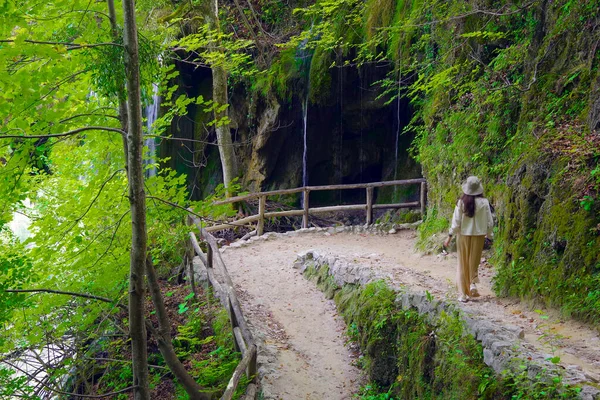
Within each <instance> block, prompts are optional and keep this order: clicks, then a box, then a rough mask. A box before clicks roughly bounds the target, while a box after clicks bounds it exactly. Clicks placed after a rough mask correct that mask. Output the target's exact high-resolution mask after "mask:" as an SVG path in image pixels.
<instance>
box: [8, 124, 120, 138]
mask: <svg viewBox="0 0 600 400" xmlns="http://www.w3.org/2000/svg"><path fill="white" fill-rule="evenodd" d="M85 131H107V132H117V133H120V134H121V135H124V134H125V132H124V131H122V130H121V129H119V128H110V127H108V126H84V127H83V128H77V129H73V130H71V131H67V132H63V133H53V134H49V135H4V134H1V133H0V139H49V138H55V137H64V136H71V135H76V134H78V133H81V132H85Z"/></svg>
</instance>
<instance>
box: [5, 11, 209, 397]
mask: <svg viewBox="0 0 600 400" xmlns="http://www.w3.org/2000/svg"><path fill="white" fill-rule="evenodd" d="M122 6H123V8H122V14H120V11H119V8H118V7H115V5H114V3H113V2H112V0H109V1H108V7H106V4H104V3H97V2H89V1H87V0H86V1H83V0H81V1H78V0H76V1H58V2H53V3H51V4H42V3H39V4H38V3H36V4H29V3H28V2H21V1H4V2H2V3H0V9H1V10H2V13H1V15H0V24H1V27H0V46H1V48H0V50H1V51H0V65H1V66H2V68H3V69H4V70H5V71H4V72H5V73H3V74H0V75H1V76H0V91H1V94H0V96H2V101H0V121H1V122H0V155H2V159H1V161H2V162H1V163H0V180H2V182H3V183H4V184H3V185H2V188H1V189H0V192H1V193H0V195H1V196H0V198H1V200H0V201H2V210H3V211H2V214H0V217H1V218H0V228H3V227H5V225H6V223H7V222H8V221H9V220H10V219H11V216H12V214H13V213H14V212H15V211H19V212H23V213H27V214H28V215H29V216H30V217H31V219H32V224H31V226H30V228H29V229H30V230H31V232H32V237H31V238H30V239H29V240H28V241H27V242H26V243H24V244H19V243H18V242H16V241H15V239H14V238H12V237H10V234H9V233H6V234H4V235H3V236H2V241H1V243H2V248H1V249H0V265H1V267H0V290H2V293H1V295H0V307H1V308H0V323H4V324H5V327H6V329H5V330H4V332H3V335H2V338H1V339H2V340H1V341H0V353H2V354H8V355H9V356H8V357H5V358H4V359H3V360H2V361H3V362H4V365H8V366H9V367H10V369H13V370H15V369H16V370H19V369H20V371H19V372H20V373H21V374H25V376H26V377H27V379H26V381H28V382H29V386H31V385H33V386H37V387H38V389H40V390H49V391H51V392H55V393H61V387H62V384H61V377H62V376H64V375H66V374H67V373H68V371H69V368H70V364H72V363H74V362H76V361H75V360H74V357H73V356H74V355H75V354H77V355H81V354H88V353H87V352H88V348H89V347H90V342H91V343H95V342H97V341H98V340H101V337H102V336H103V335H104V334H105V333H106V332H109V331H111V330H114V329H115V323H118V321H116V319H118V318H120V316H121V312H120V310H121V309H122V308H123V306H122V304H121V301H122V300H123V297H124V292H125V289H126V287H127V281H128V280H129V290H128V291H127V292H128V294H129V300H128V308H129V316H128V318H127V321H128V323H129V332H128V333H129V335H130V336H131V339H132V354H133V376H134V381H133V386H132V388H133V389H134V393H135V396H134V397H135V398H136V399H147V398H148V396H149V392H148V372H147V354H146V351H147V350H146V348H147V346H146V333H145V332H146V329H149V330H150V331H151V332H152V333H153V334H154V335H155V336H157V337H158V342H159V347H160V350H161V352H162V353H163V355H164V358H165V360H166V361H167V365H168V366H169V367H170V368H171V369H172V371H173V373H174V375H175V376H176V377H177V378H178V380H179V381H180V382H182V384H183V385H184V387H185V389H186V391H188V394H189V395H190V397H191V398H193V399H204V398H209V397H210V393H208V394H207V393H203V392H202V388H201V387H200V386H199V385H198V384H196V383H195V381H194V380H193V379H192V378H191V377H190V376H189V374H187V372H186V371H185V369H184V368H183V366H182V365H181V363H180V362H179V360H178V359H177V357H176V355H175V354H174V351H173V348H172V345H171V338H170V336H169V335H168V334H165V332H166V330H165V329H168V326H169V324H168V321H167V320H166V317H165V313H164V306H163V305H162V298H161V294H160V291H159V289H158V286H157V282H156V277H155V273H154V266H153V260H154V261H166V260H165V258H166V256H165V254H164V252H166V253H169V252H172V251H173V249H170V248H168V247H166V246H162V244H164V243H169V242H170V243H173V242H175V243H177V242H178V238H179V239H181V238H183V237H184V234H185V232H184V230H182V229H181V228H178V226H181V223H182V221H184V218H185V215H186V211H185V207H184V206H183V205H184V204H185V199H186V195H185V190H184V188H183V180H184V179H183V177H180V176H176V175H175V174H174V173H173V172H171V171H168V170H162V171H160V172H159V173H158V174H157V175H156V176H153V177H151V178H149V179H147V180H145V179H144V170H143V169H144V164H143V162H142V161H143V158H144V137H143V124H142V122H143V119H142V101H143V99H144V98H146V97H148V96H146V95H145V94H147V93H151V91H150V87H151V85H152V84H153V83H154V82H155V81H156V79H157V78H158V77H159V71H158V68H157V63H156V62H155V61H154V60H156V56H155V54H152V53H153V49H156V48H157V46H155V45H153V44H152V43H151V42H149V41H148V40H144V41H142V42H141V43H139V42H138V33H137V29H136V21H135V16H136V15H135V9H134V5H133V1H130V0H124V1H123V2H122ZM120 17H122V18H123V28H122V29H121V28H120V27H119V25H118V23H117V20H118V18H120ZM140 54H143V55H144V59H145V60H147V62H145V63H143V64H140ZM124 67H125V68H124ZM164 74H172V72H170V71H169V70H168V69H167V70H166V71H164ZM172 92H173V91H171V92H170V93H172ZM125 100H127V102H126V103H125ZM186 101H192V100H182V101H179V100H178V102H177V103H185V102H186ZM125 104H127V108H125ZM179 108H180V109H179V110H176V111H175V112H177V111H181V108H185V107H184V106H183V107H181V104H180V107H179ZM172 115H173V113H170V114H168V116H167V117H166V118H168V117H169V116H172ZM162 123H163V124H164V123H165V122H162ZM123 148H124V149H125V151H123ZM146 192H148V193H150V194H151V198H150V202H151V203H150V208H147V206H146ZM26 199H30V200H31V202H32V203H33V206H32V207H26V204H27V203H26V202H25V200H26ZM173 205H175V206H177V208H173V207H172V206H173ZM148 218H149V220H150V221H151V224H152V226H153V227H154V228H153V229H150V230H149V229H148V223H147V222H148ZM129 221H131V223H130V224H128V222H129ZM148 231H150V233H151V236H150V238H148ZM167 238H168V239H167ZM149 244H150V245H151V246H153V248H152V250H151V251H150V249H149ZM171 246H172V245H171ZM169 255H170V254H169ZM127 265H129V266H130V267H129V268H127ZM128 272H129V279H127V274H128ZM147 272H148V285H149V287H150V289H151V290H150V291H151V294H152V299H153V301H154V303H155V306H156V308H157V311H158V313H159V314H160V315H161V316H162V317H161V318H160V319H159V321H160V323H159V329H158V330H157V329H156V328H154V327H153V326H152V325H151V324H149V322H148V321H146V320H145V318H144V315H145V312H144V300H145V291H144V285H145V283H144V277H145V276H146V273H147ZM34 283H35V285H34ZM25 293H28V294H27V297H26V296H25ZM33 321H39V322H38V323H37V324H36V323H32V322H33ZM165 326H166V327H167V328H165ZM61 342H66V344H64V345H62V347H61V349H60V352H61V353H62V355H61V356H60V357H59V358H58V359H56V360H53V361H52V362H50V361H48V362H46V363H44V365H43V366H42V367H43V369H46V371H47V372H48V373H49V375H47V376H45V377H44V378H43V379H42V378H39V377H37V376H36V375H35V374H30V373H29V371H27V370H23V369H22V368H20V367H19V366H18V365H17V364H15V363H12V362H11V360H12V358H11V357H10V355H11V354H12V355H16V353H14V352H15V351H17V353H19V354H24V352H25V354H37V353H36V352H37V351H38V349H44V348H48V347H49V346H53V348H55V347H56V346H57V344H58V343H61ZM10 369H9V370H5V369H3V370H2V371H0V380H2V381H7V382H8V381H11V379H13V378H11V373H10ZM22 380H23V378H18V381H19V384H18V385H17V384H15V383H14V382H17V380H13V384H11V385H10V386H9V385H6V386H3V387H7V388H8V387H10V388H12V390H13V392H14V393H16V394H18V395H20V396H29V395H30V394H31V393H34V390H33V389H28V388H27V386H25V385H22V384H21V383H22V382H21V381H22ZM130 389H131V388H130ZM7 390H8V389H7ZM36 390H37V389H36ZM15 391H16V392H15ZM32 396H33V395H32ZM34 397H35V396H34Z"/></svg>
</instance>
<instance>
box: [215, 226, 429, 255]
mask: <svg viewBox="0 0 600 400" xmlns="http://www.w3.org/2000/svg"><path fill="white" fill-rule="evenodd" d="M420 224H421V221H417V222H414V223H410V224H393V225H392V224H373V225H369V226H366V225H353V226H333V227H329V228H303V229H298V230H296V231H288V232H285V233H277V232H267V233H265V234H264V235H262V236H252V237H251V238H249V239H247V240H236V241H235V242H233V243H231V244H229V245H226V246H223V247H221V248H220V249H219V250H220V251H221V252H224V251H227V249H228V248H238V247H246V246H248V245H249V244H251V243H254V242H259V241H264V240H270V239H274V238H278V237H295V236H300V235H306V234H310V233H324V234H325V235H327V236H329V235H334V234H336V233H355V234H361V233H363V234H364V233H368V234H372V235H388V234H394V233H396V232H397V231H399V230H408V229H413V230H414V229H416V228H417V227H418V226H419V225H420Z"/></svg>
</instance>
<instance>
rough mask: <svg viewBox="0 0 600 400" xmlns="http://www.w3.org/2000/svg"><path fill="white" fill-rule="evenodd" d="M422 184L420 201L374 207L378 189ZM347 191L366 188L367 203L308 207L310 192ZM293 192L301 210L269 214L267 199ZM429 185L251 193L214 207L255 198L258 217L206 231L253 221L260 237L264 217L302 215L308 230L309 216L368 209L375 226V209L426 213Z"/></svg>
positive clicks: (399, 183)
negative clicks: (417, 209) (298, 197)
mask: <svg viewBox="0 0 600 400" xmlns="http://www.w3.org/2000/svg"><path fill="white" fill-rule="evenodd" d="M415 184H419V185H420V196H419V201H414V202H410V203H395V204H374V191H375V188H380V187H385V186H403V185H415ZM348 189H365V190H366V200H367V201H366V204H351V205H338V206H331V207H313V208H311V207H310V204H309V194H310V193H311V192H316V191H323V190H348ZM294 193H302V200H303V201H302V209H298V210H286V211H272V212H267V211H266V210H265V209H266V203H267V197H269V196H279V195H285V194H294ZM426 196H427V182H426V181H425V179H422V178H420V179H406V180H397V181H387V182H373V183H357V184H350V185H327V186H304V187H299V188H294V189H283V190H273V191H270V192H257V193H250V194H247V195H243V196H236V197H230V198H228V199H225V200H221V201H218V202H215V203H214V204H215V205H221V204H229V203H238V202H241V201H247V200H250V199H255V198H257V197H258V214H256V215H251V216H249V217H245V218H241V219H238V220H236V221H234V222H231V223H223V224H217V225H213V226H208V227H206V228H205V229H206V231H207V232H215V231H219V230H222V229H228V228H232V227H235V226H243V225H247V224H250V223H253V222H258V223H257V227H256V233H257V235H259V236H260V235H262V234H263V231H264V226H265V218H274V217H291V216H300V215H301V216H302V227H303V228H308V218H309V215H312V214H318V213H326V212H336V211H351V210H365V212H366V222H367V225H371V224H372V223H373V210H376V209H389V208H417V207H420V209H421V214H425V207H426V201H427V198H426Z"/></svg>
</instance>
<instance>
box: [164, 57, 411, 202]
mask: <svg viewBox="0 0 600 400" xmlns="http://www.w3.org/2000/svg"><path fill="white" fill-rule="evenodd" d="M178 69H179V70H180V77H179V78H178V79H179V82H178V83H179V92H181V93H186V94H187V95H188V96H198V95H202V96H203V97H204V98H205V99H210V98H211V84H212V83H211V82H212V78H211V74H210V70H209V69H202V68H201V69H192V68H190V67H189V66H187V65H185V64H181V65H178ZM387 72H388V67H386V66H369V67H364V68H362V69H360V70H358V69H357V68H355V67H344V68H333V69H330V70H327V71H326V72H325V73H327V74H330V77H329V78H330V81H331V85H330V87H328V88H327V89H328V90H329V93H327V94H326V96H325V97H326V98H327V99H329V100H328V101H326V102H322V104H316V103H311V102H310V101H308V102H307V98H306V95H305V94H303V93H302V91H298V93H294V95H293V96H292V97H291V100H290V101H282V100H279V99H277V98H275V96H269V97H267V98H264V97H258V95H255V94H251V93H249V92H248V90H246V88H244V87H241V86H236V87H234V88H230V99H229V102H230V108H229V113H230V118H231V120H232V124H231V132H232V137H233V139H234V145H235V146H237V147H236V155H237V157H238V160H239V165H240V166H241V168H240V171H241V174H242V176H241V179H240V181H241V182H242V184H243V186H244V187H245V188H247V189H248V190H251V191H258V190H271V189H278V188H289V187H297V186H302V184H303V175H304V172H303V158H304V118H305V117H306V132H307V133H306V146H307V149H306V175H307V184H308V185H329V184H345V183H360V182H373V181H382V180H392V179H408V178H415V177H419V176H421V168H420V166H419V165H418V164H417V163H416V162H415V161H414V160H413V159H411V158H410V156H409V155H408V149H409V147H410V144H411V142H412V139H413V137H412V135H410V134H406V135H404V134H401V131H402V129H403V128H404V127H405V125H406V124H407V123H408V122H409V120H410V117H411V110H410V107H409V105H408V102H406V101H405V100H400V101H399V102H400V103H398V100H393V101H391V102H390V103H389V104H386V101H387V100H388V99H387V98H378V95H379V94H380V93H381V90H380V88H378V87H377V85H376V82H377V81H378V80H381V79H383V78H384V77H385V74H386V73H387ZM303 91H304V92H306V91H307V90H306V89H304V90H303ZM306 104H308V108H307V110H306V114H305V107H306ZM188 111H189V112H188V115H187V116H184V117H180V118H176V119H175V120H174V121H173V123H172V125H171V132H170V133H171V134H172V135H173V136H174V137H177V138H183V139H188V140H189V139H193V140H194V141H165V142H163V143H162V144H161V157H167V156H169V157H171V160H170V161H169V162H168V166H170V167H171V168H174V169H175V170H177V171H178V172H183V173H186V174H187V176H188V185H189V187H190V189H191V192H192V196H193V197H194V198H202V197H204V196H206V195H207V194H209V193H210V192H211V191H212V190H213V189H214V187H215V186H216V185H217V184H218V183H220V182H221V179H222V178H221V172H220V168H219V167H220V163H219V160H218V149H217V147H216V145H215V135H214V132H213V129H212V127H211V126H209V122H210V120H211V119H212V115H211V114H210V113H208V112H206V111H205V110H204V108H203V107H202V106H190V107H189V109H188ZM396 144H397V150H396ZM314 195H315V196H314V199H313V197H312V196H311V202H313V200H314V202H316V204H319V203H327V202H330V201H332V200H335V201H340V200H341V201H343V202H348V203H351V202H358V201H360V202H364V200H365V193H364V191H363V190H357V191H354V192H353V191H344V192H343V193H342V194H340V193H339V192H338V193H336V192H321V193H314ZM417 195H418V192H417V191H416V190H411V189H409V190H408V191H406V190H404V191H398V189H397V190H396V192H394V189H393V188H387V189H384V190H381V191H378V192H377V191H376V196H377V197H378V198H379V200H380V201H382V200H384V199H385V201H391V200H408V199H411V200H413V199H415V196H417Z"/></svg>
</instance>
